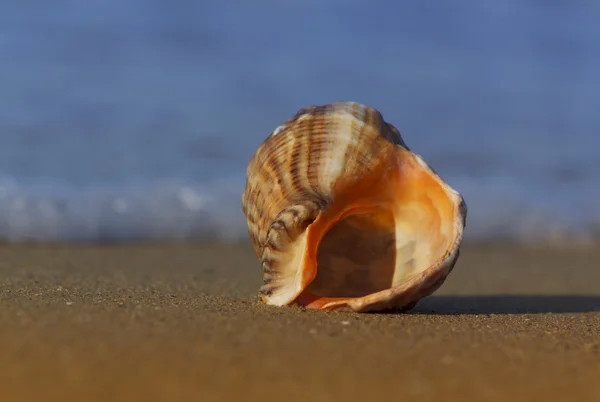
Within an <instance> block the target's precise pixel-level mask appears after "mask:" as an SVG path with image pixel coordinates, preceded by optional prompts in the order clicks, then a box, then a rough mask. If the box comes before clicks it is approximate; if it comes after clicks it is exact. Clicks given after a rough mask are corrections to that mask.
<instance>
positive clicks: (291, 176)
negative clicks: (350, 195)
mask: <svg viewBox="0 0 600 402" xmlns="http://www.w3.org/2000/svg"><path fill="white" fill-rule="evenodd" d="M397 145H400V146H403V147H405V148H406V149H408V148H407V147H406V145H405V144H404V142H403V141H402V138H401V136H400V133H399V132H398V130H397V129H396V128H395V127H394V126H393V125H391V124H389V123H386V122H385V121H384V120H383V117H382V115H381V114H380V113H379V112H378V111H377V110H375V109H373V108H370V107H367V106H364V105H361V104H358V103H354V102H336V103H332V104H329V105H324V106H311V107H307V108H303V109H301V110H299V111H298V112H297V113H296V114H295V115H294V116H293V117H292V118H291V119H289V120H287V121H285V122H284V123H283V124H282V125H280V126H279V127H277V128H276V129H275V130H274V131H273V133H271V135H270V136H269V137H268V138H267V139H266V140H265V141H264V142H263V143H262V144H261V146H260V147H259V148H258V150H257V151H256V154H255V155H254V157H253V158H252V160H251V161H250V163H249V165H248V169H247V183H246V188H245V191H244V194H243V196H242V209H243V211H244V213H245V215H246V217H247V222H248V231H249V235H250V239H251V241H252V244H253V247H254V250H255V252H256V254H257V256H258V258H259V260H260V261H261V263H262V269H263V282H264V284H263V286H262V287H261V290H260V295H261V296H270V295H271V294H272V293H273V292H276V291H277V290H278V289H279V287H280V286H281V285H282V284H284V283H285V281H286V280H287V279H289V278H288V277H287V276H290V275H292V274H293V272H282V271H281V270H280V269H278V267H281V266H284V265H285V262H286V261H285V259H286V258H287V255H286V253H285V250H286V246H288V245H290V244H291V243H293V242H294V240H296V239H297V238H298V236H300V235H302V233H303V231H304V229H305V228H306V226H307V225H308V224H310V223H311V222H312V221H313V220H314V219H315V218H316V217H317V215H318V214H319V212H320V211H322V210H324V209H326V208H327V207H328V205H330V203H331V202H332V196H333V192H334V187H335V184H336V182H337V180H338V179H339V178H340V177H341V176H342V175H344V176H346V177H352V176H353V175H361V174H362V173H363V172H368V171H370V170H371V168H372V166H370V165H371V164H373V163H380V162H378V159H377V158H373V155H376V154H378V153H379V152H383V151H384V149H385V148H387V147H390V146H397Z"/></svg>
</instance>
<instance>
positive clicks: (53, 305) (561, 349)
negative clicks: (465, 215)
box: [0, 243, 600, 402]
mask: <svg viewBox="0 0 600 402" xmlns="http://www.w3.org/2000/svg"><path fill="white" fill-rule="evenodd" d="M0 256H1V258H0V323H1V326H0V400H1V401H3V402H13V401H15V402H16V401H40V402H41V401H44V402H52V401H61V402H65V401H128V402H131V401H268V400H275V401H276V400H284V401H371V400H374V401H376V400H380V401H383V400H385V401H392V400H393V401H396V400H397V401H402V400H424V401H429V400H430V401H437V402H440V401H454V400H456V401H484V400H485V401H529V400H531V401H599V400H600V251H593V250H591V249H565V250H557V249H549V248H529V249H526V248H517V247H515V246H502V245H497V246H491V245H469V244H467V245H465V246H464V247H463V249H462V254H461V258H460V260H459V262H458V264H457V266H456V268H455V270H454V272H453V273H452V274H451V276H450V277H449V278H448V280H447V281H446V283H445V284H444V286H443V287H442V288H441V289H440V290H439V291H438V292H437V293H436V294H435V295H434V296H431V297H429V298H427V299H424V300H422V301H421V303H419V304H418V305H417V307H416V308H415V309H414V310H412V311H411V312H409V313H404V314H390V313H388V314H355V313H350V312H315V311H305V310H303V309H301V308H298V307H286V308H276V307H268V306H262V305H259V304H258V303H257V300H256V298H255V294H256V291H257V289H258V286H259V284H260V274H259V270H258V263H257V261H256V259H255V257H254V255H253V254H252V251H251V248H250V246H249V245H248V244H239V245H224V244H211V243H197V244H145V245H104V246H65V245H37V246H36V245H23V246H13V245H2V246H0Z"/></svg>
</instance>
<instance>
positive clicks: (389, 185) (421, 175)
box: [296, 150, 464, 310]
mask: <svg viewBox="0 0 600 402" xmlns="http://www.w3.org/2000/svg"><path fill="white" fill-rule="evenodd" d="M399 152H401V153H402V155H401V158H399V159H400V160H401V163H400V164H399V165H398V169H393V170H392V171H393V173H392V177H386V175H385V174H384V172H379V173H381V175H379V174H378V172H374V173H375V174H374V175H371V177H370V178H365V179H364V180H375V179H374V177H378V176H379V177H383V178H384V179H383V180H376V181H372V182H371V183H369V191H368V192H361V191H358V190H360V188H361V186H359V187H358V188H357V190H356V191H354V192H353V193H351V194H350V198H348V199H346V200H344V203H345V206H344V210H345V211H350V212H346V213H342V214H339V215H341V216H338V218H339V219H333V217H330V221H329V222H328V224H327V223H326V224H325V226H327V228H328V230H324V231H322V236H315V237H313V239H312V244H310V242H309V244H307V245H306V246H307V250H310V249H312V250H314V251H313V253H314V254H315V255H316V264H315V265H316V267H314V266H313V267H311V266H310V264H304V266H303V268H305V269H313V270H315V271H316V272H313V273H311V275H309V276H310V277H312V278H314V279H313V280H312V281H310V283H309V284H308V285H307V286H306V287H305V288H304V289H303V290H301V293H300V295H299V297H298V298H297V299H296V302H297V303H299V304H301V305H304V306H306V307H309V308H319V309H327V308H335V307H341V306H344V305H347V306H350V307H351V308H353V309H354V310H361V309H362V306H363V305H368V304H370V305H373V304H375V303H377V301H378V299H381V300H385V302H387V303H392V304H393V305H391V306H390V307H401V306H402V305H408V304H410V303H412V302H415V301H416V300H418V299H419V298H420V297H422V296H424V295H423V294H421V295H419V296H418V297H417V295H414V296H415V297H412V298H411V297H410V291H409V290H410V289H408V288H410V286H409V285H410V284H411V282H415V281H418V280H420V281H428V280H429V281H431V283H432V284H431V286H430V287H429V288H428V287H427V286H423V284H422V282H421V286H419V287H415V288H418V289H419V290H420V291H423V289H425V291H426V292H428V293H431V292H432V291H433V290H435V289H436V288H437V287H438V286H439V285H441V282H443V280H444V278H445V275H442V276H441V277H440V276H439V275H435V273H436V272H435V271H436V270H439V269H442V268H443V265H444V262H446V261H448V259H450V258H451V257H452V254H453V252H454V251H455V244H456V241H457V237H458V236H460V235H461V232H460V229H459V228H460V227H461V226H460V225H457V219H461V218H460V215H461V213H462V210H460V208H461V201H462V199H461V198H460V196H459V195H458V194H456V193H455V192H454V191H452V189H450V188H449V187H448V186H447V185H446V184H445V183H444V182H443V181H442V180H441V179H440V178H439V177H438V176H437V175H436V174H435V173H434V172H433V171H431V170H430V169H429V168H428V167H427V166H426V165H425V164H424V163H423V162H422V160H421V159H420V158H419V157H418V156H416V155H414V154H412V153H410V152H409V151H406V150H401V151H399ZM382 169H384V168H382ZM388 170H389V169H388ZM362 187H363V188H364V185H363V186H362ZM366 194H369V195H368V196H367V195H366ZM373 194H375V196H374V195H373ZM462 219H464V215H463V218H462ZM334 221H335V222H334ZM450 268H451V267H450ZM428 272H430V273H431V274H430V275H428V274H427V273H428ZM425 285H427V284H425ZM385 292H388V293H389V292H396V293H402V292H404V293H405V294H406V295H407V297H404V298H402V297H390V294H387V295H384V293H385ZM385 296H386V297H385Z"/></svg>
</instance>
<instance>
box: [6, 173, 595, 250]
mask: <svg viewBox="0 0 600 402" xmlns="http://www.w3.org/2000/svg"><path fill="white" fill-rule="evenodd" d="M453 185H454V186H455V187H456V188H458V189H459V190H460V191H461V192H462V193H463V194H464V196H465V199H466V200H467V204H468V207H469V215H468V218H467V228H466V233H465V239H466V240H493V239H503V240H511V241H516V242H529V243H532V242H547V241H552V242H563V241H565V240H569V241H570V240H577V241H587V240H591V239H593V238H595V236H597V235H598V229H599V228H600V213H599V212H600V211H596V214H595V215H594V213H593V212H592V210H591V209H589V208H588V207H586V206H585V205H584V204H581V205H579V206H576V205H575V204H573V206H574V207H575V208H569V207H568V206H561V205H548V204H546V205H544V206H540V205H539V204H537V203H534V202H532V201H531V200H528V199H526V198H524V197H521V196H520V194H521V193H520V192H519V191H518V190H516V189H513V190H511V189H510V186H508V185H502V184H501V183H488V184H487V185H486V186H484V185H482V184H481V183H479V184H478V183H473V182H471V183H467V182H461V181H460V180H454V183H453ZM243 186H244V181H243V179H242V178H241V177H234V178H229V179H221V180H214V181H212V182H210V183H207V184H194V183H189V182H184V181H177V180H170V181H156V182H151V183H145V184H137V185H133V186H122V187H113V188H101V187H94V188H74V187H70V186H67V185H64V184H59V183H58V182H46V183H43V182H42V183H39V182H38V183H27V184H24V183H19V182H17V181H15V180H11V179H6V178H5V179H0V238H2V239H4V240H6V241H9V242H24V241H41V242H44V241H68V242H80V241H85V242H98V241H143V240H193V239H198V238H207V237H208V238H213V239H217V240H221V241H240V240H241V241H244V240H247V239H248V233H247V228H246V222H245V219H244V215H243V213H242V210H241V199H240V198H241V192H242V190H243Z"/></svg>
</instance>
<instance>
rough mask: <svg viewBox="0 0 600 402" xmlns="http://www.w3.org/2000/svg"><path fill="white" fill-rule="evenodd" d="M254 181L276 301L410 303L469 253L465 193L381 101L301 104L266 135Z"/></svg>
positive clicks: (365, 307) (253, 230)
mask: <svg viewBox="0 0 600 402" xmlns="http://www.w3.org/2000/svg"><path fill="white" fill-rule="evenodd" d="M246 180H247V181H246V188H245V190H244V193H243V196H242V209H243V211H244V214H245V215H246V218H247V223H248V231H249V235H250V239H251V241H252V245H253V247H254V250H255V252H256V255H257V257H258V259H259V260H260V262H261V264H262V271H263V285H262V287H261V288H260V291H259V297H260V299H261V301H262V302H263V303H265V304H270V305H275V306H284V305H289V304H293V303H297V304H300V305H302V306H305V307H306V308H312V309H322V310H331V309H338V308H342V307H346V308H348V307H349V308H350V309H352V310H354V311H357V312H363V311H376V310H388V309H393V310H407V309H410V308H412V307H414V305H415V304H416V303H417V302H418V301H419V299H421V298H422V297H425V296H428V295H430V294H431V293H433V292H434V291H435V290H437V289H438V288H439V287H440V286H441V285H442V283H443V282H444V281H445V279H446V277H447V276H448V274H449V273H450V271H451V270H452V269H453V267H454V264H455V263H456V261H457V259H458V255H459V247H460V244H461V241H462V236H463V229H464V227H465V221H466V214H467V207H466V204H465V202H464V200H463V197H462V196H461V195H460V194H459V193H458V192H456V191H455V190H454V189H452V188H451V187H450V186H449V185H448V184H446V183H445V182H444V181H443V180H442V179H441V178H440V177H439V176H438V175H437V174H436V173H435V171H433V169H432V168H431V167H429V165H428V164H427V163H425V162H424V161H423V159H421V157H420V156H418V155H416V154H414V153H413V152H411V151H410V149H409V148H408V147H407V146H406V144H405V143H404V141H403V140H402V137H401V136H400V133H399V131H398V130H397V129H396V128H395V127H394V126H393V125H391V124H389V123H386V122H385V121H384V119H383V116H382V115H381V113H380V112H378V111H377V110H375V109H372V108H370V107H367V106H364V105H361V104H359V103H354V102H335V103H331V104H328V105H324V106H310V107H307V108H303V109H301V110H299V111H298V112H297V113H296V115H295V116H293V117H292V118H291V119H289V120H287V121H286V122H284V123H283V124H282V125H281V126H279V127H277V128H276V129H275V131H273V132H272V133H271V134H270V136H269V137H268V138H267V139H266V140H265V141H264V142H263V143H262V144H261V146H260V147H259V148H258V150H257V151H256V154H255V155H254V157H253V158H252V160H251V161H250V163H249V165H248V169H247V177H246Z"/></svg>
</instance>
